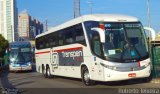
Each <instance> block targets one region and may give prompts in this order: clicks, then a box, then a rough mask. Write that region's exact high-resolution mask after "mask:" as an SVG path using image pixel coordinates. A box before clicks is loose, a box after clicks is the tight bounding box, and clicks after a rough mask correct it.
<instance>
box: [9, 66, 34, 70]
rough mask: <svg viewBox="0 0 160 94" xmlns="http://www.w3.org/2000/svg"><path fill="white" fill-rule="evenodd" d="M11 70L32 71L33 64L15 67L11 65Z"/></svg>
mask: <svg viewBox="0 0 160 94" xmlns="http://www.w3.org/2000/svg"><path fill="white" fill-rule="evenodd" d="M9 70H10V71H31V70H32V66H25V67H24V66H18V67H13V66H11V65H10V66H9Z"/></svg>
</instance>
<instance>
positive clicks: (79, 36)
mask: <svg viewBox="0 0 160 94" xmlns="http://www.w3.org/2000/svg"><path fill="white" fill-rule="evenodd" d="M75 41H76V43H80V44H83V45H85V46H86V42H85V36H84V32H83V28H82V24H78V25H76V26H75Z"/></svg>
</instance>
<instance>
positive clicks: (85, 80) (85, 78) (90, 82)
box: [82, 67, 95, 86]
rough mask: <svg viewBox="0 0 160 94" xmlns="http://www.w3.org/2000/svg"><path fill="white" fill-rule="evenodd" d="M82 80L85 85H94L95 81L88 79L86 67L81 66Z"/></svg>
mask: <svg viewBox="0 0 160 94" xmlns="http://www.w3.org/2000/svg"><path fill="white" fill-rule="evenodd" d="M82 82H83V83H84V84H85V85H86V86H90V85H94V83H95V81H93V80H91V79H90V75H89V71H88V69H87V67H82Z"/></svg>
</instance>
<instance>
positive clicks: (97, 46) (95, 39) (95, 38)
mask: <svg viewBox="0 0 160 94" xmlns="http://www.w3.org/2000/svg"><path fill="white" fill-rule="evenodd" d="M93 32H94V33H92V50H93V52H94V53H95V54H96V55H98V56H100V57H101V56H102V50H101V42H100V36H99V33H98V32H95V31H93Z"/></svg>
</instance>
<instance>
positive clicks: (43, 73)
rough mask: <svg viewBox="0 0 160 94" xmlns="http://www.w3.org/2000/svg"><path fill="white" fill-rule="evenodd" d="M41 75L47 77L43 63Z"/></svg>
mask: <svg viewBox="0 0 160 94" xmlns="http://www.w3.org/2000/svg"><path fill="white" fill-rule="evenodd" d="M42 75H43V77H45V78H47V76H46V70H45V68H44V65H42Z"/></svg>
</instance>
